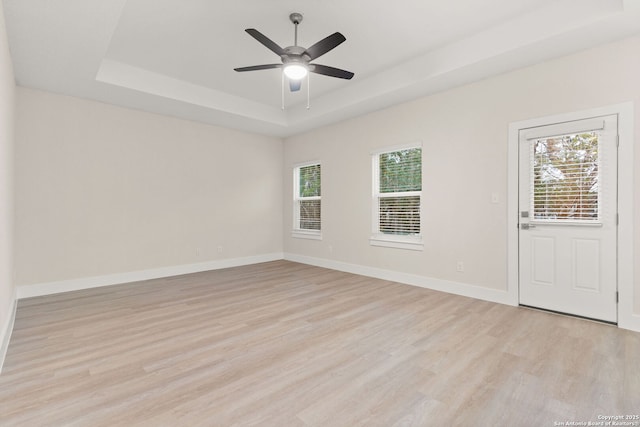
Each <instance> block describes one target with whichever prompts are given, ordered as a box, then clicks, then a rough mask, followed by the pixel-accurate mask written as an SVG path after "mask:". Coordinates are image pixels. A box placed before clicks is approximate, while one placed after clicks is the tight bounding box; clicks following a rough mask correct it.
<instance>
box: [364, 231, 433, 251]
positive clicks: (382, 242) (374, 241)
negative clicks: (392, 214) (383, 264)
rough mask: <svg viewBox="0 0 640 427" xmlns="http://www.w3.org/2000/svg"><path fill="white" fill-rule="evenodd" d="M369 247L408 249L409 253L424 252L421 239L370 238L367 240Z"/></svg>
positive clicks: (383, 236) (381, 236)
mask: <svg viewBox="0 0 640 427" xmlns="http://www.w3.org/2000/svg"><path fill="white" fill-rule="evenodd" d="M369 244H370V245H371V246H382V247H386V248H395V249H408V250H411V251H422V250H424V243H422V237H396V236H386V235H376V236H371V238H370V239H369Z"/></svg>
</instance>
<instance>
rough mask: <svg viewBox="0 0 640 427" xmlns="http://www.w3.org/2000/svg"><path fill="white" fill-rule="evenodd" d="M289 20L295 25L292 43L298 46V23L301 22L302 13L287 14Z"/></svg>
mask: <svg viewBox="0 0 640 427" xmlns="http://www.w3.org/2000/svg"><path fill="white" fill-rule="evenodd" d="M289 20H290V21H291V22H293V25H294V26H295V30H294V35H293V45H294V46H298V24H299V23H301V22H302V14H301V13H298V12H294V13H292V14H291V15H289Z"/></svg>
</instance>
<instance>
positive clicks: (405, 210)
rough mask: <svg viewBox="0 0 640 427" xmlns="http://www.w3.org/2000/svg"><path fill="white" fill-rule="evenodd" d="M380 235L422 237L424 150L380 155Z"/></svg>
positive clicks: (376, 191)
mask: <svg viewBox="0 0 640 427" xmlns="http://www.w3.org/2000/svg"><path fill="white" fill-rule="evenodd" d="M374 160H375V162H374V165H375V164H376V163H377V165H376V166H377V181H378V182H377V185H376V188H375V189H374V194H375V197H376V199H377V200H376V202H377V206H376V208H377V213H376V216H377V221H378V224H377V225H378V227H377V228H378V230H377V232H378V233H383V234H395V235H404V236H416V235H419V234H420V198H421V194H422V148H420V147H414V148H407V149H402V150H396V151H389V152H384V153H380V154H378V155H377V156H376V157H375V158H374Z"/></svg>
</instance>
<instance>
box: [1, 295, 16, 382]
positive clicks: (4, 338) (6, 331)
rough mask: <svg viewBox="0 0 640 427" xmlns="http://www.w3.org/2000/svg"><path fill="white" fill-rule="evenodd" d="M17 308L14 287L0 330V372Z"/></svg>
mask: <svg viewBox="0 0 640 427" xmlns="http://www.w3.org/2000/svg"><path fill="white" fill-rule="evenodd" d="M17 308H18V299H17V298H16V290H15V289H14V290H13V295H12V296H11V308H9V313H8V315H7V318H6V319H5V320H4V324H3V327H2V330H1V331H0V332H1V333H2V335H0V337H1V339H0V372H2V367H3V366H4V359H5V358H6V357H7V350H9V342H10V341H11V333H12V332H13V324H14V323H15V320H16V309H17Z"/></svg>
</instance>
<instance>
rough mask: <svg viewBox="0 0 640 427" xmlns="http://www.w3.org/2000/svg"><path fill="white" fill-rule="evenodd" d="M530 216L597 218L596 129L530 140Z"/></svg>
mask: <svg viewBox="0 0 640 427" xmlns="http://www.w3.org/2000/svg"><path fill="white" fill-rule="evenodd" d="M530 161H531V168H530V170H531V179H530V183H531V187H532V188H531V190H532V191H531V193H530V194H531V202H530V203H531V210H532V212H533V219H535V220H544V221H550V222H565V221H594V222H595V221H598V220H599V218H600V209H599V204H600V185H599V170H600V156H599V142H598V133H597V132H595V131H594V132H584V133H576V134H564V135H559V136H554V137H545V138H540V139H535V140H531V155H530Z"/></svg>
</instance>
